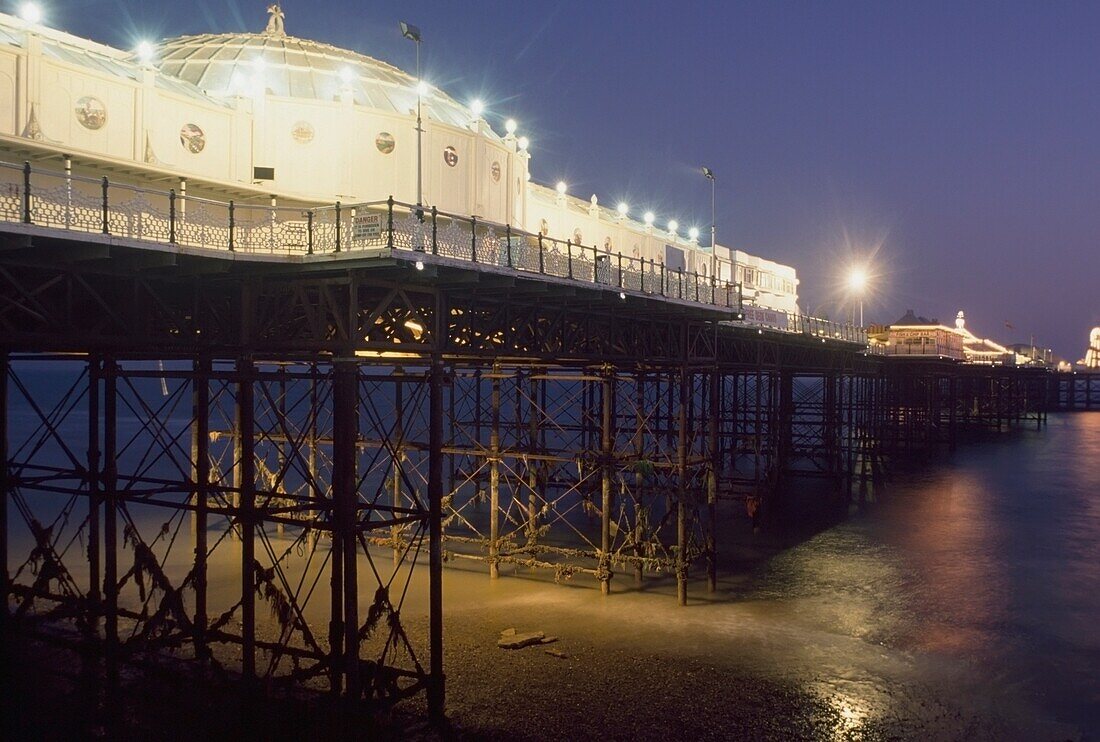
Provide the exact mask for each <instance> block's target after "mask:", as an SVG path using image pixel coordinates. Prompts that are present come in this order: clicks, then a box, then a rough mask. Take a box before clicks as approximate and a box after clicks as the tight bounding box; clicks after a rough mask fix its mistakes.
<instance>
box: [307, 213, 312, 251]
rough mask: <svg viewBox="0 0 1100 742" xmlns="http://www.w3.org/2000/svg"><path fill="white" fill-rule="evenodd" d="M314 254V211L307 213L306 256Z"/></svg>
mask: <svg viewBox="0 0 1100 742" xmlns="http://www.w3.org/2000/svg"><path fill="white" fill-rule="evenodd" d="M312 254H313V209H310V210H309V211H307V212H306V255H312Z"/></svg>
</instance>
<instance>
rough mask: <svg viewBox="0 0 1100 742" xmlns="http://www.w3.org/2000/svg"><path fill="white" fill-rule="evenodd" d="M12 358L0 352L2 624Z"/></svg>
mask: <svg viewBox="0 0 1100 742" xmlns="http://www.w3.org/2000/svg"><path fill="white" fill-rule="evenodd" d="M10 367H11V358H10V357H9V356H8V353H7V351H6V350H5V351H2V352H0V599H2V600H3V603H4V605H3V607H2V608H0V623H7V620H8V597H9V595H10V590H11V582H10V575H9V574H8V491H9V490H10V489H11V484H10V482H9V481H8V476H9V474H8V371H9V369H10Z"/></svg>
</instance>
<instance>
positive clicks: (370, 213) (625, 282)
mask: <svg viewBox="0 0 1100 742" xmlns="http://www.w3.org/2000/svg"><path fill="white" fill-rule="evenodd" d="M0 220H2V221H8V222H22V223H25V224H34V225H38V226H43V227H52V228H56V229H65V230H70V231H77V232H85V233H97V234H103V235H111V236H115V237H122V238H127V239H133V240H141V241H146V242H155V243H161V244H170V245H179V246H181V247H189V248H199V249H204V250H224V251H228V252H234V253H243V254H246V255H270V256H305V255H336V254H339V253H355V252H356V251H362V250H368V249H389V250H398V251H414V252H420V253H424V254H425V255H428V254H430V255H433V256H436V258H440V259H444V260H445V261H450V260H455V261H462V262H469V263H476V264H479V265H483V266H492V267H493V268H495V269H499V270H503V271H515V272H520V273H531V274H539V275H545V276H553V277H556V278H561V279H567V280H572V281H578V282H581V283H587V284H596V285H600V286H606V287H609V288H611V289H612V290H615V289H617V290H619V291H622V292H624V293H625V292H631V293H641V294H647V295H651V296H660V297H663V298H666V299H674V300H679V301H687V302H694V303H699V304H704V305H708V306H714V307H720V308H722V309H728V310H731V313H732V314H734V316H735V317H736V318H737V319H742V310H743V305H742V290H741V289H742V287H741V284H740V283H730V282H726V281H718V280H716V279H715V277H714V276H706V275H702V274H699V273H695V272H691V271H686V270H684V269H682V268H671V267H669V266H666V265H665V264H664V263H663V262H660V261H655V260H653V259H649V260H646V259H642V258H636V257H629V256H625V255H622V254H620V253H612V252H607V251H605V250H602V249H600V248H598V247H589V246H586V245H578V244H574V243H571V242H567V241H562V240H557V239H554V238H551V237H547V236H544V235H537V234H530V233H528V232H523V231H520V230H517V229H513V228H512V227H510V226H508V225H500V224H494V223H491V222H487V221H484V220H479V219H478V218H476V217H465V216H459V215H456V214H448V213H445V212H442V211H439V210H438V209H436V208H435V207H431V208H428V207H423V208H421V207H417V206H415V205H412V204H405V203H400V202H397V201H394V200H393V199H392V198H391V199H389V200H387V201H376V202H368V203H358V204H341V203H339V202H337V203H335V204H332V205H322V206H315V207H306V208H302V207H299V206H294V207H291V206H277V205H262V204H255V203H249V202H236V201H232V200H230V201H215V200H211V199H206V198H198V197H195V196H183V195H181V194H178V193H177V192H176V191H175V190H174V189H173V190H167V191H163V190H157V189H152V188H138V187H135V186H131V185H124V184H119V183H112V182H110V181H109V180H108V178H107V177H103V178H98V179H97V178H90V177H87V176H81V175H73V174H68V173H65V172H58V171H56V170H45V169H38V168H34V167H32V166H31V165H30V163H23V164H22V165H17V164H12V163H5V162H0ZM437 262H442V261H437ZM784 325H785V326H783V327H778V326H770V325H765V326H766V327H768V329H771V330H774V331H780V332H793V333H799V334H804V335H811V336H814V337H821V338H831V339H839V340H844V341H848V342H854V343H863V344H865V343H866V333H865V332H864V331H863V330H862V329H861V328H857V327H853V326H851V325H841V324H838V323H833V322H829V321H827V320H822V319H816V318H812V317H805V316H802V315H787V320H786V322H785V323H784Z"/></svg>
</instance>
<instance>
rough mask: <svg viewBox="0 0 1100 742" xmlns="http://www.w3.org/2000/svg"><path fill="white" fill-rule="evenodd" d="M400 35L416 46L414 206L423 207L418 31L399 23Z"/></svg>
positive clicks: (422, 129)
mask: <svg viewBox="0 0 1100 742" xmlns="http://www.w3.org/2000/svg"><path fill="white" fill-rule="evenodd" d="M401 35H402V36H404V37H405V38H406V39H408V40H409V41H412V42H414V43H415V44H416V205H417V206H423V205H424V175H423V174H424V168H423V166H422V164H423V139H424V137H423V134H424V128H423V127H422V126H421V125H420V123H421V118H420V103H421V98H422V96H423V91H422V90H421V88H422V86H423V83H422V82H421V80H420V41H421V38H420V29H419V28H417V27H416V26H413V25H411V24H409V23H405V21H401Z"/></svg>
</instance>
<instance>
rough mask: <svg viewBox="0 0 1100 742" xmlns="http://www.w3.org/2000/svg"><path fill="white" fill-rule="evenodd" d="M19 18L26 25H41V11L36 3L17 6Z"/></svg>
mask: <svg viewBox="0 0 1100 742" xmlns="http://www.w3.org/2000/svg"><path fill="white" fill-rule="evenodd" d="M19 17H20V18H22V19H23V20H24V21H26V22H27V23H41V22H42V9H41V8H39V7H38V3H23V4H22V5H20V6H19Z"/></svg>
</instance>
